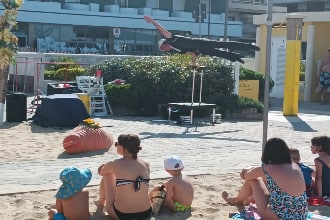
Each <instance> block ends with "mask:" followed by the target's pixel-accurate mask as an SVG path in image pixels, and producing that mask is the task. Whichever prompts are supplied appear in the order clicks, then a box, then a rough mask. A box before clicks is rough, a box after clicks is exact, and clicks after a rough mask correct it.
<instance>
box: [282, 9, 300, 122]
mask: <svg viewBox="0 0 330 220" xmlns="http://www.w3.org/2000/svg"><path fill="white" fill-rule="evenodd" d="M303 18H304V16H303V15H301V14H289V15H288V16H287V43H286V44H287V46H286V65H285V81H284V99H283V115H293V116H296V115H297V114H298V100H299V73H300V56H301V55H300V54H301V37H302V24H303Z"/></svg>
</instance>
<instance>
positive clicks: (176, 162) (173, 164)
mask: <svg viewBox="0 0 330 220" xmlns="http://www.w3.org/2000/svg"><path fill="white" fill-rule="evenodd" d="M164 168H165V170H180V169H182V168H183V163H182V160H181V159H180V158H179V157H177V156H169V157H167V158H166V159H165V160H164Z"/></svg>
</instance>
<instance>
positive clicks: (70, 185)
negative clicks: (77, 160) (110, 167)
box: [55, 167, 92, 199]
mask: <svg viewBox="0 0 330 220" xmlns="http://www.w3.org/2000/svg"><path fill="white" fill-rule="evenodd" d="M91 178H92V172H91V170H90V169H88V168H87V169H80V170H79V169H78V168H76V167H68V168H65V169H64V170H62V172H61V173H60V180H61V181H62V183H63V184H62V185H61V186H60V188H59V190H58V191H57V193H56V195H55V197H56V198H58V199H67V198H70V197H71V196H74V195H75V194H77V193H78V192H80V191H81V190H82V189H83V188H84V187H85V186H86V185H87V184H88V183H89V181H90V180H91Z"/></svg>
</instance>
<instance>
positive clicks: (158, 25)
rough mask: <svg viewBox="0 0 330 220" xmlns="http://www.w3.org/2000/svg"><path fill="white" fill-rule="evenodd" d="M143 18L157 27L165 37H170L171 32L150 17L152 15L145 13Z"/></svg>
mask: <svg viewBox="0 0 330 220" xmlns="http://www.w3.org/2000/svg"><path fill="white" fill-rule="evenodd" d="M144 20H146V21H147V22H148V23H151V24H152V25H153V26H155V27H156V28H157V30H158V31H159V32H160V33H161V34H162V35H163V36H164V37H165V38H167V39H168V38H171V37H172V34H171V32H169V31H168V30H166V29H165V28H164V27H163V26H161V25H160V24H159V23H158V22H157V21H155V20H154V19H152V17H150V16H147V15H145V16H144Z"/></svg>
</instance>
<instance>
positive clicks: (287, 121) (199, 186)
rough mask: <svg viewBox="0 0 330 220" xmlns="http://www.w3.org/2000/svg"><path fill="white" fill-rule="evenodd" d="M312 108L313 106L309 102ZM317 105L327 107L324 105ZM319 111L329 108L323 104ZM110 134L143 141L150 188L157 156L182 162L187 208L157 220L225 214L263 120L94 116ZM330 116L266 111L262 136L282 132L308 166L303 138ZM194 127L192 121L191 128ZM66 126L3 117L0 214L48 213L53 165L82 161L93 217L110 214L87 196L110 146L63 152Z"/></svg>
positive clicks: (155, 180)
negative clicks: (189, 198)
mask: <svg viewBox="0 0 330 220" xmlns="http://www.w3.org/2000/svg"><path fill="white" fill-rule="evenodd" d="M316 107H317V106H316ZM323 108H329V105H328V106H325V107H323ZM324 112H329V111H328V110H327V109H325V111H324ZM95 120H96V121H99V122H100V123H101V125H103V126H104V127H105V129H107V130H108V131H109V132H110V133H111V134H112V135H113V137H114V138H115V139H116V138H117V136H118V135H119V134H121V133H137V134H139V135H140V137H141V140H142V151H141V152H140V154H139V156H140V158H143V159H144V160H146V161H148V162H149V163H150V167H151V178H152V181H151V183H150V189H151V188H153V187H154V186H156V185H159V184H160V183H162V182H163V181H165V180H166V179H167V178H169V176H168V174H167V173H166V172H165V171H164V170H163V158H165V157H166V156H168V155H178V156H180V157H181V158H182V159H183V162H184V166H185V168H184V174H186V175H189V176H190V178H191V181H192V183H193V185H194V189H195V199H194V201H193V205H192V210H191V212H186V213H169V212H167V211H165V212H163V213H162V214H161V215H160V216H159V218H158V219H230V218H229V214H230V213H237V212H238V211H239V207H235V206H229V205H227V204H226V203H225V201H224V200H223V199H222V198H221V192H222V191H223V190H227V191H228V192H229V193H230V194H231V195H233V194H236V193H237V191H238V189H239V187H240V185H241V183H242V182H241V180H240V178H239V171H240V170H241V168H243V167H245V166H249V165H259V164H260V156H261V142H262V127H263V123H262V121H235V120H224V121H223V122H222V123H221V124H216V125H215V126H212V125H210V124H208V123H206V121H203V120H202V121H200V122H199V123H198V124H194V125H186V126H178V125H176V124H175V123H171V122H166V121H162V120H159V119H158V118H140V117H116V116H114V117H110V118H102V119H100V118H99V119H95ZM329 123H330V116H329V115H328V114H326V113H325V114H322V113H320V112H317V113H313V112H311V111H309V112H306V113H301V114H299V116H298V117H296V116H293V117H284V116H283V115H282V113H281V112H280V111H276V109H275V110H274V109H273V110H272V111H271V112H270V114H269V122H268V127H269V129H268V137H281V138H283V139H284V140H286V141H287V143H288V144H289V146H292V147H296V148H298V149H299V150H300V153H301V157H302V162H303V163H306V164H307V165H313V160H314V157H315V155H312V154H311V152H310V138H312V137H313V136H317V135H324V134H327V132H328V127H329ZM196 125H197V126H196ZM70 131H71V129H67V128H64V129H63V128H62V129H61V128H45V127H40V126H36V125H34V124H31V123H30V122H22V123H16V122H14V123H6V122H5V123H4V124H3V125H2V126H0V139H1V142H0V146H1V151H0V173H1V175H0V205H1V210H0V219H4V220H12V219H19V220H20V219H30V220H34V219H47V210H48V209H49V208H50V207H52V206H53V205H54V204H55V198H54V195H55V192H56V189H57V188H58V187H59V186H60V184H61V182H60V180H59V179H58V175H59V173H60V171H61V170H62V169H63V168H64V167H67V166H71V165H75V166H77V167H80V168H83V167H89V168H90V169H91V170H92V173H93V177H92V180H91V182H90V184H89V185H88V187H87V188H88V190H89V191H90V212H91V213H92V215H93V219H99V220H101V219H109V218H107V217H106V216H104V215H105V213H103V212H102V210H97V207H96V206H95V205H94V203H93V201H94V200H95V199H96V198H97V195H98V183H99V181H100V177H99V176H98V175H97V172H96V170H97V167H98V166H99V165H100V164H101V163H104V162H107V161H109V160H113V159H115V158H118V157H119V156H118V155H117V154H116V153H115V150H114V148H113V147H111V148H110V149H109V150H108V151H96V152H88V153H83V154H77V155H68V154H66V153H65V152H64V150H63V145H62V141H63V139H64V137H65V136H66V135H68V133H69V132H70ZM309 210H310V211H312V212H314V213H318V214H321V215H326V216H330V207H328V206H313V207H309Z"/></svg>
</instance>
